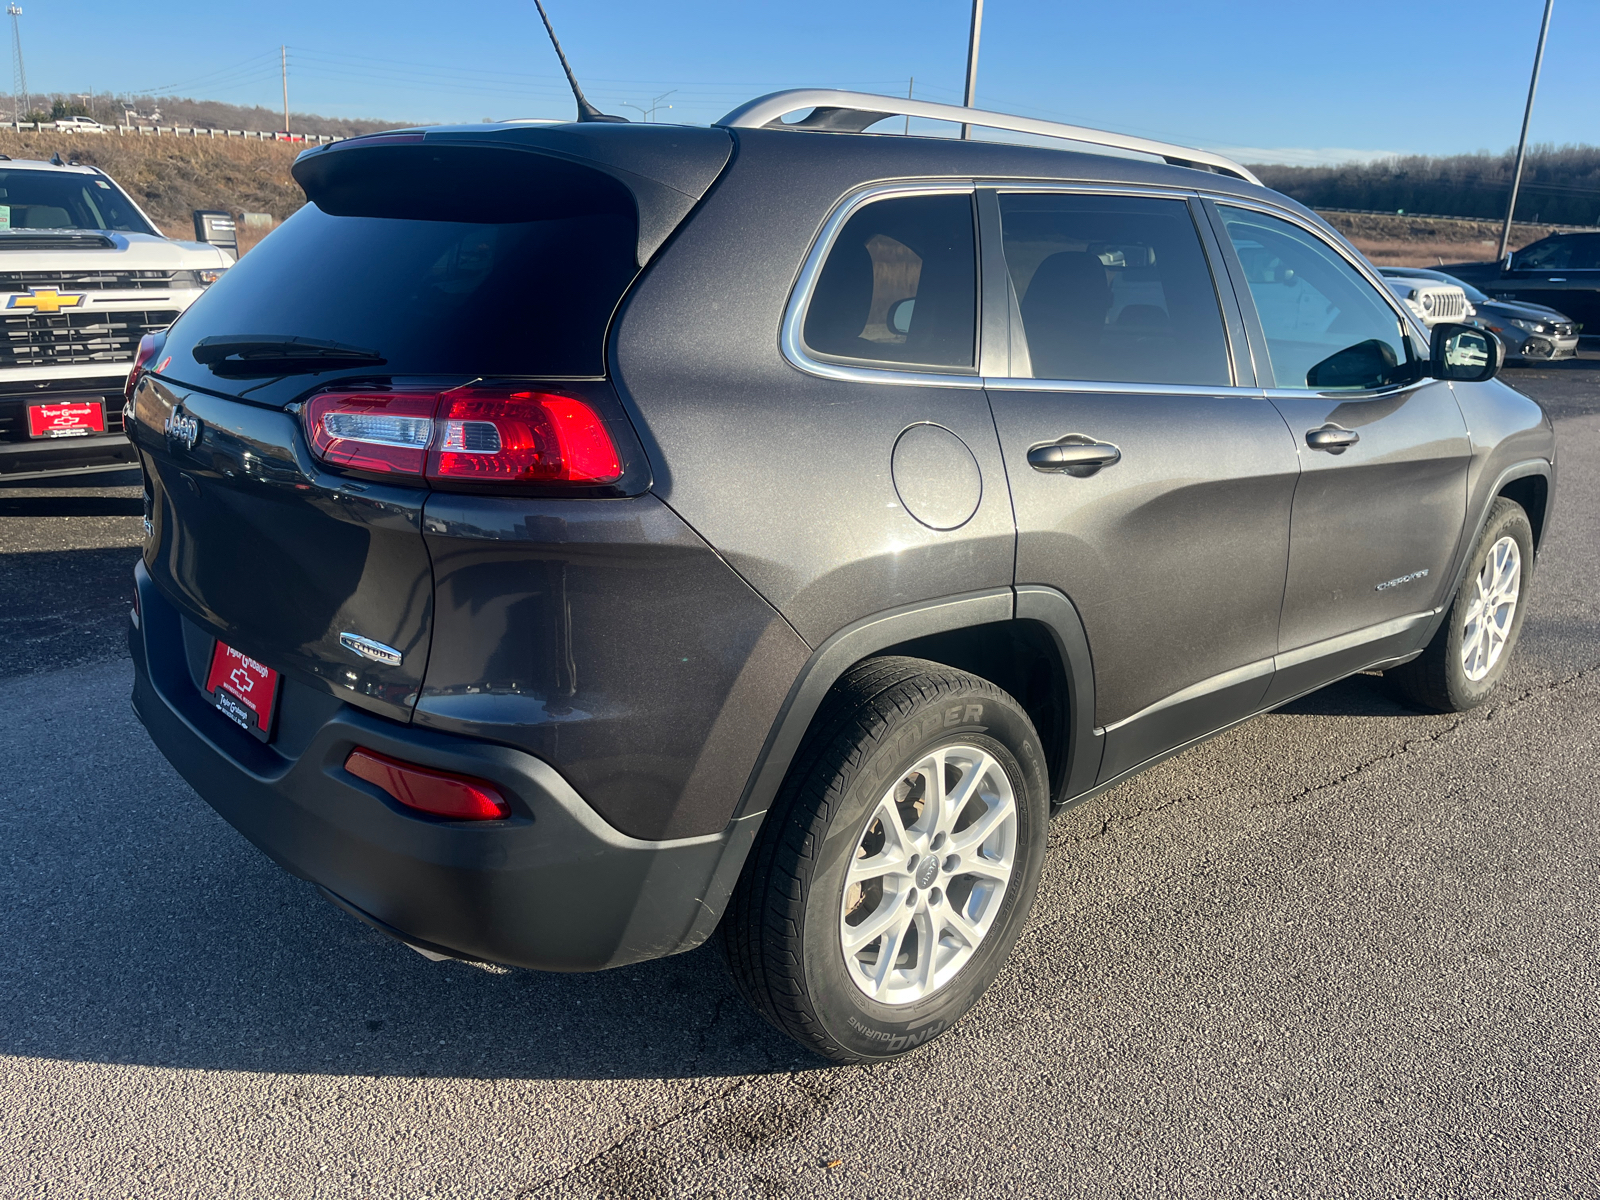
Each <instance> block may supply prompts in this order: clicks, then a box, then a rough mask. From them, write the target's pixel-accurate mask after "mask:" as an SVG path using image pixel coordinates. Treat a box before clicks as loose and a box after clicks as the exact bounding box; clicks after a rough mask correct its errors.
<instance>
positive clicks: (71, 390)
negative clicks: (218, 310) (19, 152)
mask: <svg viewBox="0 0 1600 1200" xmlns="http://www.w3.org/2000/svg"><path fill="white" fill-rule="evenodd" d="M232 263H233V257H232V255H230V254H228V253H227V252H226V251H223V250H219V249H218V248H216V247H215V246H208V245H205V244H203V243H200V242H178V241H173V240H172V239H170V238H167V237H165V236H163V235H162V234H161V232H160V231H159V230H158V229H157V228H156V227H155V225H154V224H153V223H152V222H151V220H150V218H149V217H147V216H145V214H144V213H143V212H141V211H140V209H139V206H138V205H137V204H135V203H134V202H133V201H132V200H131V199H130V198H129V197H128V195H127V193H126V192H124V191H123V190H122V189H121V188H119V187H118V186H117V185H116V183H115V182H114V181H113V180H112V179H111V178H110V177H109V176H107V175H106V174H105V173H104V172H103V171H100V170H98V169H97V168H95V167H83V166H64V165H61V164H60V163H59V161H55V162H48V163H46V162H26V161H21V160H13V159H7V158H5V156H4V155H0V483H3V482H5V481H8V480H11V479H17V478H23V477H33V476H40V475H66V474H77V473H80V472H87V471H114V470H119V469H125V468H127V467H129V466H131V465H132V464H134V463H135V462H137V461H138V459H137V457H136V456H135V454H134V452H133V448H132V447H131V446H130V445H129V444H128V440H127V438H125V437H123V435H122V402H123V388H124V386H125V384H126V382H127V377H128V369H129V367H131V366H132V364H133V359H134V355H135V354H136V353H137V352H138V349H139V340H140V339H141V338H142V337H143V336H144V335H145V334H147V333H153V332H155V331H157V330H160V329H165V328H166V327H167V326H168V325H170V324H172V322H173V321H174V320H176V319H177V316H178V314H179V313H180V312H182V311H183V310H184V309H185V308H187V307H188V306H189V305H190V303H192V302H193V301H194V299H195V298H196V297H197V296H199V295H200V294H201V293H202V292H204V291H205V289H206V288H207V287H209V286H210V285H211V283H212V282H214V281H215V280H216V279H217V277H218V276H219V275H221V274H222V272H223V271H225V270H227V269H228V267H229V266H231V265H232Z"/></svg>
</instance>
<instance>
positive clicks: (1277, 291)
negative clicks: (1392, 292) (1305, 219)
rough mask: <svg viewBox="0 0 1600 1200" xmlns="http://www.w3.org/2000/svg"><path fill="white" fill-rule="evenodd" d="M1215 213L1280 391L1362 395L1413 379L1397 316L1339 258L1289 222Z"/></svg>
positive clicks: (1230, 211) (1242, 212)
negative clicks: (1236, 262)
mask: <svg viewBox="0 0 1600 1200" xmlns="http://www.w3.org/2000/svg"><path fill="white" fill-rule="evenodd" d="M1218 208H1219V209H1220V210H1221V212H1222V220H1223V223H1224V224H1225V225H1226V226H1227V228H1228V235H1229V237H1230V238H1231V239H1232V241H1233V248H1234V250H1236V251H1237V252H1238V255H1239V261H1240V263H1241V264H1242V265H1243V266H1244V275H1245V279H1246V280H1248V281H1249V284H1250V295H1251V298H1252V299H1254V301H1255V305H1256V313H1257V315H1258V316H1259V317H1260V318H1261V328H1262V332H1264V333H1265V334H1266V338H1267V355H1268V357H1269V358H1271V360H1272V374H1273V376H1274V378H1275V380H1276V385H1277V386H1278V387H1280V388H1307V389H1312V390H1315V391H1335V390H1341V389H1351V390H1357V391H1364V390H1370V389H1373V388H1383V387H1393V386H1397V385H1400V384H1405V383H1410V382H1412V381H1414V380H1415V379H1417V378H1418V374H1419V371H1418V367H1417V364H1416V363H1415V362H1414V361H1413V358H1412V353H1411V342H1410V339H1408V338H1407V337H1406V335H1405V326H1404V325H1402V324H1401V321H1400V317H1399V316H1398V315H1397V314H1396V313H1395V311H1394V309H1392V308H1390V307H1389V305H1388V304H1386V303H1385V302H1384V300H1383V298H1382V297H1381V296H1379V294H1378V292H1377V291H1376V289H1374V288H1373V286H1372V285H1371V284H1370V283H1368V282H1367V281H1366V280H1365V279H1364V278H1363V277H1362V276H1361V274H1360V272H1358V271H1357V270H1356V269H1355V268H1354V267H1352V266H1351V265H1350V264H1349V263H1348V262H1347V261H1346V260H1345V258H1344V256H1343V255H1341V254H1340V253H1339V252H1338V251H1337V250H1335V249H1334V248H1333V247H1332V246H1330V245H1328V244H1327V243H1326V242H1324V241H1323V240H1322V239H1321V238H1319V237H1316V236H1315V235H1313V234H1311V233H1308V232H1307V231H1306V230H1304V229H1301V228H1300V227H1299V226H1298V225H1295V224H1293V223H1291V222H1289V221H1284V220H1280V219H1279V218H1277V217H1269V216H1267V215H1265V214H1264V213H1258V212H1252V211H1249V210H1247V209H1242V208H1232V207H1229V206H1228V205H1219V206H1218Z"/></svg>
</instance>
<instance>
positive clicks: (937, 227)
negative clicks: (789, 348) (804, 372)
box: [804, 194, 978, 371]
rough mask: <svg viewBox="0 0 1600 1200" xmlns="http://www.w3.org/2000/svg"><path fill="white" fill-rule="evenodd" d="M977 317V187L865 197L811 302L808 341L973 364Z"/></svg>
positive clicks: (939, 364)
mask: <svg viewBox="0 0 1600 1200" xmlns="http://www.w3.org/2000/svg"><path fill="white" fill-rule="evenodd" d="M977 326H978V271H977V242H976V238H975V237H974V235H973V213H972V196H971V195H970V194H961V195H934V196H899V197H895V198H893V199H889V200H877V201H873V202H871V203H869V204H866V205H863V206H862V208H861V209H860V210H859V211H858V212H856V213H855V215H854V216H852V217H851V218H850V219H849V220H848V221H846V222H845V225H844V228H843V229H841V230H840V231H839V236H838V237H837V238H836V239H835V240H834V243H833V248H832V249H831V250H829V252H828V259H827V262H826V263H824V264H823V267H822V271H821V273H820V274H819V275H818V276H817V283H816V287H815V289H814V290H813V291H812V293H811V301H810V304H809V306H808V307H807V308H806V316H805V325H804V337H805V344H806V349H807V350H809V351H810V352H811V353H812V354H815V355H818V356H819V357H828V358H842V359H849V360H851V361H853V362H861V363H865V364H869V365H874V366H894V367H896V368H902V367H923V368H932V369H934V370H946V371H948V370H959V369H967V370H971V369H972V368H973V365H974V361H975V353H974V346H975V344H976V337H977Z"/></svg>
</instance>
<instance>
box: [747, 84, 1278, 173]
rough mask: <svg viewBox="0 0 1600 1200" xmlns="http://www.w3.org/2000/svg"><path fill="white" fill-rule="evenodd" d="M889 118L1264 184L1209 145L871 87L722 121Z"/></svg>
mask: <svg viewBox="0 0 1600 1200" xmlns="http://www.w3.org/2000/svg"><path fill="white" fill-rule="evenodd" d="M806 108H809V109H814V110H815V111H814V112H812V114H811V115H810V116H809V117H806V118H805V119H804V120H802V121H797V122H795V123H794V124H792V125H786V124H783V118H784V117H785V116H787V115H788V114H789V113H792V112H799V111H800V110H801V109H806ZM885 117H926V118H928V119H929V120H933V121H954V122H957V123H959V124H964V125H979V126H982V127H983V128H985V129H1006V130H1010V131H1011V132H1013V133H1031V134H1036V135H1039V136H1042V137H1056V138H1065V139H1067V140H1068V141H1073V142H1085V143H1087V144H1089V145H1091V146H1108V147H1111V148H1112V149H1116V150H1132V151H1135V152H1136V153H1139V154H1153V155H1155V156H1156V157H1157V158H1160V159H1162V160H1164V161H1166V162H1169V163H1171V164H1173V165H1174V166H1179V167H1195V168H1198V169H1199V170H1202V171H1217V172H1220V173H1221V174H1223V175H1232V176H1234V177H1235V178H1236V179H1242V180H1244V181H1245V182H1246V183H1254V184H1256V185H1258V186H1259V185H1260V184H1261V181H1260V180H1259V179H1257V178H1256V177H1255V175H1253V174H1252V173H1251V172H1250V170H1249V168H1248V167H1243V166H1240V165H1239V164H1238V163H1236V162H1234V161H1233V160H1232V159H1231V158H1224V157H1223V156H1222V155H1220V154H1213V153H1211V152H1210V151H1209V150H1195V149H1192V148H1190V147H1188V146H1175V145H1173V144H1171V143H1170V142H1153V141H1151V140H1150V139H1149V138H1142V137H1132V136H1130V135H1128V134H1125V133H1109V132H1107V131H1106V130H1104V129H1088V128H1085V127H1084V126H1082V125H1063V124H1062V123H1061V122H1059V121H1039V120H1035V119H1034V118H1033V117H1014V116H1012V115H1010V114H1009V113H997V112H988V111H986V110H984V109H981V108H962V107H961V106H960V105H959V104H934V103H932V102H930V101H927V100H905V99H896V98H895V97H893V96H875V95H872V94H871V93H869V92H838V91H833V90H831V89H829V88H794V89H792V90H790V91H786V92H772V93H769V94H768V95H765V96H758V97H757V98H756V99H754V100H751V101H750V102H749V103H747V104H741V105H740V106H739V107H738V108H736V109H734V110H733V111H732V112H731V113H729V114H728V115H727V116H725V117H723V118H722V120H720V121H718V122H716V123H717V124H718V125H724V126H727V127H728V128H731V129H773V128H782V129H814V130H821V131H823V132H833V133H861V132H862V131H863V130H865V129H866V128H867V127H868V126H869V125H872V124H874V123H876V122H878V121H881V120H883V118H885Z"/></svg>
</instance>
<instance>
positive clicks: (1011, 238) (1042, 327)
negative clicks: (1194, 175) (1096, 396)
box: [1000, 193, 1233, 387]
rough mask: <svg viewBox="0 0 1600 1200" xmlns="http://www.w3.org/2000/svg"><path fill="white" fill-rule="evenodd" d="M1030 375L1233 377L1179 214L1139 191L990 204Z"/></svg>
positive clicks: (1213, 305)
mask: <svg viewBox="0 0 1600 1200" xmlns="http://www.w3.org/2000/svg"><path fill="white" fill-rule="evenodd" d="M1000 221H1001V240H1002V244H1003V248H1004V251H1005V259H1006V266H1007V268H1008V269H1009V270H1010V273H1011V288H1012V292H1013V294H1014V296H1015V299H1016V308H1015V309H1014V310H1013V311H1014V313H1020V315H1021V318H1022V326H1023V329H1024V331H1025V333H1026V336H1027V347H1028V357H1029V359H1030V360H1031V363H1032V370H1033V378H1035V379H1074V380H1089V381H1096V382H1107V383H1188V384H1197V385H1209V386H1222V387H1225V386H1227V385H1228V384H1230V383H1232V382H1233V378H1232V372H1231V370H1230V367H1229V363H1228V347H1227V340H1226V336H1225V335H1224V333H1223V327H1222V312H1221V310H1220V308H1219V307H1218V301H1217V292H1216V287H1215V285H1214V284H1213V283H1212V279H1211V270H1210V268H1209V267H1208V266H1207V265H1206V258H1205V252H1204V251H1203V250H1202V249H1201V247H1200V237H1199V234H1198V233H1196V232H1195V228H1194V221H1193V220H1192V219H1191V217H1190V215H1189V207H1188V205H1187V204H1185V203H1184V202H1183V201H1182V200H1161V199H1156V198H1153V197H1145V196H1075V195H1059V194H1050V193H1043V194H1035V195H1028V194H1020V195H1017V194H1012V195H1002V196H1001V197H1000Z"/></svg>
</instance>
